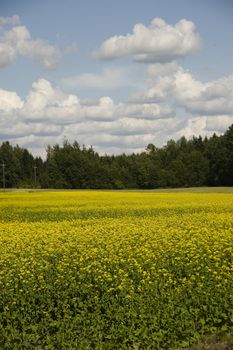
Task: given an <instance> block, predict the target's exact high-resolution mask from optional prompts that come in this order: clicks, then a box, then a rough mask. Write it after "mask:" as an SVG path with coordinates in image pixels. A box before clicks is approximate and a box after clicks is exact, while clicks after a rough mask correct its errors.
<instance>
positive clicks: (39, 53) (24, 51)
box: [0, 16, 60, 69]
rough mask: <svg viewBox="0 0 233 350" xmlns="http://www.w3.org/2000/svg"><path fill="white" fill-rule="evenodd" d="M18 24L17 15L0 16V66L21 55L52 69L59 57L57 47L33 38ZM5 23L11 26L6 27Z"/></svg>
mask: <svg viewBox="0 0 233 350" xmlns="http://www.w3.org/2000/svg"><path fill="white" fill-rule="evenodd" d="M19 24H20V19H19V17H18V16H13V17H0V67H4V66H7V65H8V64H10V63H12V62H13V61H14V60H15V59H16V57H17V56H23V57H26V58H28V59H30V60H32V61H33V62H35V63H38V64H40V65H41V66H42V67H43V68H45V69H54V68H55V67H56V65H57V62H58V59H59V57H60V51H59V49H58V48H56V47H54V46H53V45H51V44H49V43H47V42H46V41H45V40H41V39H33V38H32V37H31V34H30V32H29V30H28V29H27V28H26V27H25V26H23V25H19ZM6 25H10V26H11V28H10V29H7V28H6Z"/></svg>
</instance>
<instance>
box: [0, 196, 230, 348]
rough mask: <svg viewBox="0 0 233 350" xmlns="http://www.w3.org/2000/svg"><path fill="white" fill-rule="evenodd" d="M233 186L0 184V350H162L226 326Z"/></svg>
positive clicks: (182, 344)
mask: <svg viewBox="0 0 233 350" xmlns="http://www.w3.org/2000/svg"><path fill="white" fill-rule="evenodd" d="M232 258H233V194H230V193H228V194H224V193H153V192H151V193H149V192H148V193H146V192H98V191H80V192H47V193H46V192H45V193H42V192H31V193H7V192H6V193H0V349H9V350H14V349H22V350H24V349H35V350H43V349H54V350H58V349H62V350H63V349H64V350H68V349H72V350H73V349H78V350H87V349H98V350H108V349H116V350H118V349H119V350H121V349H132V350H136V349H140V350H141V349H144V350H147V349H153V350H155V349H169V348H178V347H187V346H189V345H190V344H192V343H193V342H195V341H197V340H198V339H199V338H200V336H202V335H204V334H210V333H216V332H219V331H221V332H228V331H231V329H232V325H233V259H232Z"/></svg>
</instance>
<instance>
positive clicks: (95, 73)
mask: <svg viewBox="0 0 233 350" xmlns="http://www.w3.org/2000/svg"><path fill="white" fill-rule="evenodd" d="M232 33H233V2H232V1H231V0H205V1H203V0H195V1H194V0H143V1H142V0H140V1H139V0H99V1H93V0H92V1H91V0H66V1H64V0H40V1H38V0H0V142H3V141H6V140H8V141H10V142H11V143H12V144H14V145H16V144H18V145H19V146H21V147H25V148H27V149H29V150H30V151H31V152H32V153H33V154H34V155H41V156H42V157H45V155H46V148H47V146H48V145H54V144H56V143H58V144H62V143H63V142H64V140H68V141H69V142H73V141H75V140H76V141H78V143H79V144H80V145H86V146H93V148H94V149H95V150H96V151H97V152H99V153H100V154H105V153H107V154H121V153H123V152H124V153H127V154H128V153H133V152H134V153H137V152H141V151H143V150H145V148H146V146H147V145H148V144H149V143H153V144H154V145H155V146H157V147H161V146H163V145H165V144H166V142H167V141H168V140H169V139H175V140H177V139H179V138H180V137H181V136H186V137H187V138H191V137H192V136H199V135H202V136H211V135H212V134H213V133H214V132H215V133H217V134H222V133H224V132H225V130H226V129H227V128H228V127H229V126H230V125H231V124H233V61H232V57H233V45H232Z"/></svg>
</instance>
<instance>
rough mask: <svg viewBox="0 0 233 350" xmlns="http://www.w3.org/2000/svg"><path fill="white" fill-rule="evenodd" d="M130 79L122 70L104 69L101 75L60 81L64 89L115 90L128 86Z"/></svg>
mask: <svg viewBox="0 0 233 350" xmlns="http://www.w3.org/2000/svg"><path fill="white" fill-rule="evenodd" d="M131 80H132V77H131V76H130V72H129V70H126V69H123V68H105V69H103V70H102V72H101V73H84V74H80V75H77V76H71V77H67V78H64V79H62V81H61V85H62V86H63V87H64V88H71V89H74V88H79V89H116V88H119V87H122V86H130V85H131V84H132V83H131Z"/></svg>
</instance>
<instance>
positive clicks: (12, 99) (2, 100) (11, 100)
mask: <svg viewBox="0 0 233 350" xmlns="http://www.w3.org/2000/svg"><path fill="white" fill-rule="evenodd" d="M22 107H23V101H22V100H21V98H20V97H19V96H18V95H17V93H16V92H12V91H6V90H2V89H0V113H1V112H3V113H7V114H8V113H10V112H13V111H14V110H17V109H20V108H22Z"/></svg>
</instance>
